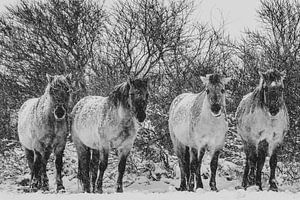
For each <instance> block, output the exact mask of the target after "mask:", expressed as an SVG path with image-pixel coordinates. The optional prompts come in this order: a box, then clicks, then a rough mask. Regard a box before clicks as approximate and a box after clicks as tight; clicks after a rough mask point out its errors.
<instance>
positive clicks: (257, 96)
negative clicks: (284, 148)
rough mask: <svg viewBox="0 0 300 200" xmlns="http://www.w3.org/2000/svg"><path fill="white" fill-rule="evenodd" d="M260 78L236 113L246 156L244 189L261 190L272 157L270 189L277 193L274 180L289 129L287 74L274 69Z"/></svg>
mask: <svg viewBox="0 0 300 200" xmlns="http://www.w3.org/2000/svg"><path fill="white" fill-rule="evenodd" d="M259 75H260V82H259V85H258V86H257V88H256V89H255V90H254V91H253V92H251V93H249V94H247V95H245V96H244V97H243V99H242V101H241V102H240V104H239V106H238V108H237V111H236V120H237V132H238V134H239V135H240V136H241V138H242V140H243V143H244V152H245V154H246V164H245V168H244V174H243V180H242V187H243V188H244V189H247V187H248V186H251V185H257V186H258V188H259V190H262V183H261V172H262V168H263V166H264V163H265V159H266V156H270V161H269V163H270V178H269V184H270V188H269V189H270V190H273V191H278V187H277V184H276V180H275V169H276V166H277V152H278V148H279V146H280V144H281V143H282V141H283V138H284V136H285V135H286V133H287V131H288V129H289V117H288V111H287V108H286V105H285V102H284V98H283V90H284V85H283V80H284V78H285V71H283V72H279V71H278V70H274V69H271V70H268V71H266V72H259ZM249 169H250V173H249ZM255 170H256V174H255Z"/></svg>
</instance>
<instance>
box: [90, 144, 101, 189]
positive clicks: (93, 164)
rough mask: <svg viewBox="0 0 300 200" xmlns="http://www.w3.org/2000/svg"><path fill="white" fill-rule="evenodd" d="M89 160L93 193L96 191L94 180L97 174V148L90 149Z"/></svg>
mask: <svg viewBox="0 0 300 200" xmlns="http://www.w3.org/2000/svg"><path fill="white" fill-rule="evenodd" d="M91 151H92V155H91V162H90V171H91V179H92V190H93V193H95V192H96V180H97V176H98V169H99V168H98V165H99V150H96V149H92V150H91Z"/></svg>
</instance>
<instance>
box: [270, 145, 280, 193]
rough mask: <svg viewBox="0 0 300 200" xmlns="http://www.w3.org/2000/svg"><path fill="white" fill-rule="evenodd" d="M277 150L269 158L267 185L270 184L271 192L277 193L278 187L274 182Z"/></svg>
mask: <svg viewBox="0 0 300 200" xmlns="http://www.w3.org/2000/svg"><path fill="white" fill-rule="evenodd" d="M277 150H278V148H276V149H275V150H274V151H273V153H272V155H271V158H270V170H271V171H270V179H269V184H270V188H269V189H270V190H272V191H276V192H277V191H278V187H277V184H276V180H275V170H276V166H277Z"/></svg>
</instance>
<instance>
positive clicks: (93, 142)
mask: <svg viewBox="0 0 300 200" xmlns="http://www.w3.org/2000/svg"><path fill="white" fill-rule="evenodd" d="M107 101H108V99H107V97H101V96H87V97H84V98H83V99H81V100H80V101H79V102H78V103H77V104H76V105H75V106H74V108H73V111H72V114H71V116H72V127H71V132H72V137H73V140H75V141H76V140H79V141H80V142H82V143H84V144H85V145H86V146H89V147H91V148H96V147H98V146H99V145H100V144H98V142H99V141H101V138H100V135H99V134H98V129H99V127H101V122H102V121H103V119H102V118H104V115H105V114H106V113H107V112H108V111H107V109H108V103H107Z"/></svg>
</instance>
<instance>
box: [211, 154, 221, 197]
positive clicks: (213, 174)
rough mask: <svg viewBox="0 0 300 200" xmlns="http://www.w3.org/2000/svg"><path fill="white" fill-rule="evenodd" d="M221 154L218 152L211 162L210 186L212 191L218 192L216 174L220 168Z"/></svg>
mask: <svg viewBox="0 0 300 200" xmlns="http://www.w3.org/2000/svg"><path fill="white" fill-rule="evenodd" d="M219 154H220V150H216V151H215V152H214V154H213V156H212V159H211V161H210V171H211V177H210V181H209V186H210V189H211V190H212V191H218V189H217V185H216V172H217V168H218V159H219Z"/></svg>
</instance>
